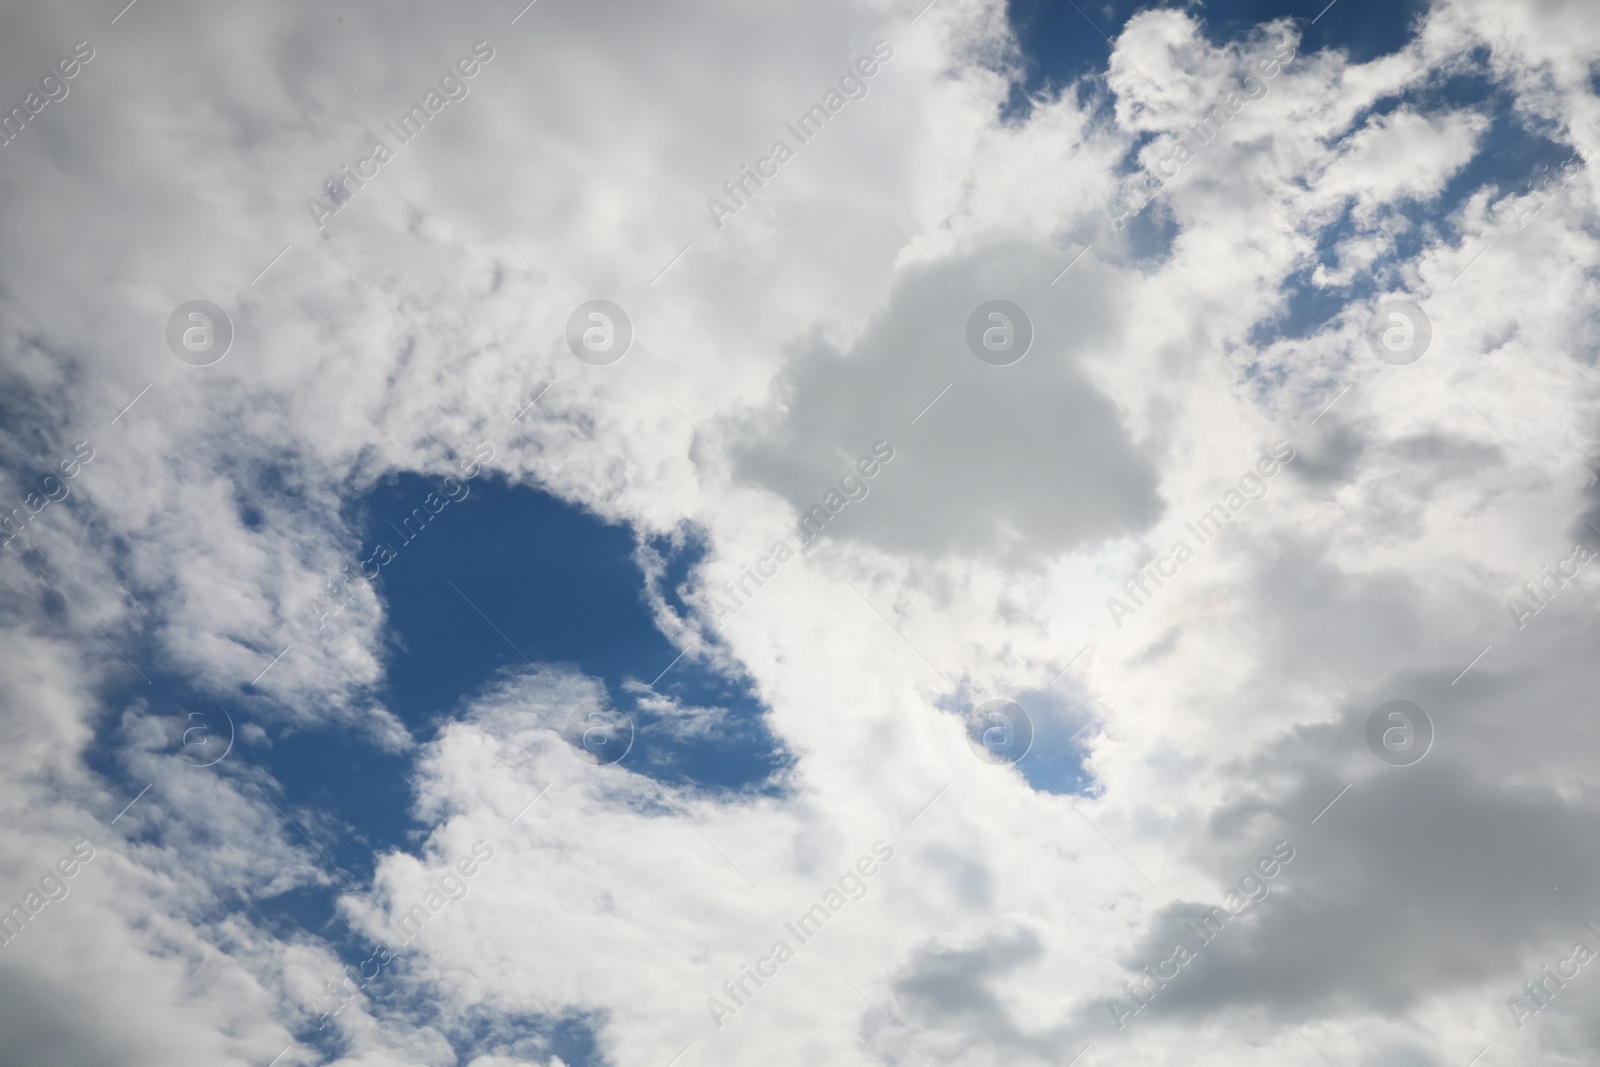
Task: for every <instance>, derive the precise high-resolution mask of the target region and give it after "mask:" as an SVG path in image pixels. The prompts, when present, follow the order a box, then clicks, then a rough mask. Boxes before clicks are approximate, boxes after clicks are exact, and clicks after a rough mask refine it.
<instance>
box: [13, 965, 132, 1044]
mask: <svg viewBox="0 0 1600 1067" xmlns="http://www.w3.org/2000/svg"><path fill="white" fill-rule="evenodd" d="M0 1034H4V1035H5V1062H6V1064H7V1067H61V1064H65V1063H70V1064H73V1065H74V1067H119V1065H121V1064H122V1063H123V1060H122V1057H121V1056H120V1055H119V1054H118V1053H117V1052H116V1051H114V1050H113V1049H112V1048H111V1046H110V1045H108V1044H107V1043H106V1042H105V1041H104V1040H102V1039H101V1038H100V1037H99V1035H97V1034H96V1033H95V1032H94V1031H93V1030H91V1029H90V1028H89V1024H88V1023H86V1022H84V1020H83V1017H82V1016H81V1015H79V1014H78V1013H77V1012H76V1011H74V1010H73V1008H72V1006H71V1005H70V1004H68V1003H67V1002H66V1001H65V1000H63V999H62V997H61V995H60V994H58V993H57V992H56V991H55V990H53V989H51V988H50V986H49V985H47V984H46V983H45V980H44V978H43V977H42V976H41V975H40V974H39V973H37V972H32V973H30V972H24V971H21V970H18V969H17V968H15V967H12V966H0Z"/></svg>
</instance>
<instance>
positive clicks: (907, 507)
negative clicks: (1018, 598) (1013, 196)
mask: <svg viewBox="0 0 1600 1067" xmlns="http://www.w3.org/2000/svg"><path fill="white" fill-rule="evenodd" d="M1060 258H1061V257H1059V256H1052V255H1047V254H1046V253H1045V251H1044V250H1042V249H1035V248H1027V247H1020V246H1011V247H1004V248H997V249H994V250H992V251H989V252H986V253H985V254H983V255H981V256H972V257H968V258H964V259H961V260H958V261H955V262H947V263H942V264H940V265H939V268H938V270H939V272H940V273H934V272H933V271H931V270H927V269H912V270H910V271H908V272H907V273H906V275H905V277H904V278H902V280H901V281H900V282H899V283H898V284H897V285H896V287H895V289H894V291H893V292H892V294H891V296H890V299H889V306H888V307H887V308H886V309H884V310H883V311H882V312H881V313H880V314H879V315H878V316H877V317H876V318H875V319H874V320H873V321H872V322H871V323H870V324H869V325H868V326H867V328H866V330H865V332H864V333H863V335H862V336H861V337H860V338H859V339H858V340H857V341H856V342H855V343H854V344H853V345H852V346H851V347H850V349H849V350H848V351H844V352H841V351H840V350H839V349H838V348H837V347H835V345H834V344H833V343H831V342H830V341H829V340H827V339H825V338H823V337H822V336H820V334H814V335H813V336H810V337H808V338H806V339H805V340H803V341H801V342H798V343H797V344H796V346H795V348H794V350H793V352H792V354H791V357H790V363H789V366H788V368H787V369H786V370H785V372H784V373H783V375H782V376H781V378H780V380H779V382H778V384H777V396H776V398H775V399H774V403H773V408H774V409H775V417H774V415H769V413H768V412H767V411H757V412H752V413H749V414H748V416H747V417H746V419H745V420H744V422H743V423H742V425H741V427H740V430H741V439H740V440H739V442H738V444H737V445H736V446H735V448H734V450H733V458H734V461H735V462H736V463H738V464H739V466H740V468H741V469H742V470H744V471H745V472H747V473H748V474H749V475H750V476H751V477H752V478H754V479H756V480H757V481H758V482H760V483H761V484H763V485H765V486H767V487H768V488H770V489H772V490H774V491H775V492H777V493H779V494H780V495H782V496H784V497H785V498H786V499H788V500H789V501H790V503H792V504H793V505H794V506H795V508H796V510H797V511H799V512H802V513H803V512H805V511H807V510H808V509H810V508H812V507H813V506H815V505H816V504H818V503H820V502H821V501H822V499H823V497H824V495H825V494H826V493H827V492H828V491H829V490H830V489H831V488H834V487H835V485H836V483H837V482H838V480H839V478H840V476H841V475H843V474H844V473H846V472H847V471H848V470H849V468H850V465H851V464H852V463H854V462H855V460H856V459H857V457H858V456H860V455H862V454H864V453H866V452H867V451H868V450H869V448H870V447H871V445H872V444H873V442H875V441H878V440H886V441H888V442H889V443H890V444H891V445H892V446H893V447H894V450H895V456H894V459H893V460H892V461H891V462H890V463H888V464H886V465H885V466H884V468H883V469H882V470H881V471H880V472H879V473H878V474H877V475H876V476H875V477H874V478H873V479H872V481H871V482H870V483H869V495H868V498H867V499H866V500H864V501H861V502H859V503H852V504H850V505H848V506H847V507H845V508H844V510H843V511H842V512H841V513H840V514H839V517H838V519H837V520H836V521H834V522H831V523H830V524H829V525H828V526H827V530H828V532H829V533H832V534H835V535H836V536H841V537H846V538H851V539H854V540H857V541H861V542H865V543H868V544H872V545H875V546H878V547H880V548H883V549H886V550H889V551H899V552H913V553H924V554H935V553H941V552H955V553H959V554H963V555H969V556H985V557H990V558H995V559H999V560H1004V561H1007V562H1010V563H1031V562H1036V561H1039V560H1041V559H1044V558H1046V557H1049V556H1051V555H1054V554H1057V553H1061V552H1064V551H1067V550H1070V549H1072V548H1075V547H1078V546H1080V545H1084V544H1087V543H1093V542H1097V541H1102V540H1107V539H1112V538H1117V537H1121V536H1123V535H1126V534H1129V533H1131V532H1134V531H1137V530H1141V529H1144V528H1146V527H1148V526H1149V525H1150V524H1151V523H1153V522H1154V521H1155V520H1156V519H1157V518H1158V517H1159V516H1160V514H1161V512H1162V509H1163V507H1164V505H1163V502H1162V500H1161V498H1160V495H1159V493H1158V492H1157V491H1156V489H1154V488H1153V487H1152V486H1151V485H1150V484H1148V483H1147V481H1146V477H1149V478H1152V479H1155V478H1158V477H1159V475H1158V473H1157V464H1156V462H1155V461H1154V460H1153V459H1152V457H1151V456H1150V455H1148V454H1146V451H1145V449H1144V448H1142V447H1141V446H1140V444H1139V443H1138V442H1135V441H1134V440H1132V439H1131V437H1130V435H1129V433H1128V432H1127V430H1126V429H1124V427H1123V425H1122V420H1121V419H1120V417H1119V415H1118V413H1117V411H1116V409H1115V407H1114V406H1113V405H1112V404H1111V402H1110V401H1109V400H1108V399H1107V398H1106V397H1105V396H1103V395H1102V394H1101V393H1100V392H1099V391H1098V390H1097V389H1096V388H1095V387H1094V386H1093V385H1092V384H1091V383H1090V381H1089V380H1088V377H1087V375H1086V374H1085V372H1084V370H1083V361H1084V360H1085V359H1086V358H1087V357H1089V356H1090V355H1095V354H1103V353H1104V352H1105V350H1106V349H1107V347H1108V346H1114V345H1115V343H1116V339H1117V335H1118V323H1117V317H1116V314H1115V312H1114V311H1113V310H1112V307H1113V301H1112V300H1111V299H1110V294H1111V285H1112V281H1113V279H1112V277H1111V275H1110V273H1109V272H1108V271H1107V270H1106V269H1105V268H1097V267H1096V266H1095V265H1094V263H1093V262H1092V260H1091V259H1085V260H1084V261H1083V262H1081V263H1079V264H1078V265H1077V266H1076V267H1075V268H1074V270H1073V272H1072V274H1070V275H1069V276H1068V278H1069V279H1070V281H1068V282H1063V283H1062V284H1061V285H1060V286H1059V287H1052V286H1051V284H1050V280H1051V278H1052V277H1054V276H1055V274H1056V273H1057V272H1058V271H1059V270H1060V265H1059V263H1060ZM940 274H943V275H944V276H946V277H948V278H949V281H948V282H947V281H946V280H945V278H943V277H940ZM997 298H999V299H1007V300H1011V301H1013V302H1014V303H1016V304H1018V305H1019V306H1021V307H1022V308H1023V310H1024V311H1026V312H1027V314H1028V316H1029V317H1030V319H1031V320H1032V322H1033V327H1034V340H1033V344H1032V348H1031V349H1030V351H1029V352H1028V354H1027V355H1026V357H1024V358H1023V359H1022V360H1021V361H1020V362H1018V363H1015V364H1013V365H1011V366H1008V367H994V366H989V365H987V364H985V363H983V362H980V361H979V360H978V359H977V358H976V357H975V356H974V355H973V354H972V352H971V351H969V350H968V348H967V345H966V340H965V336H966V327H967V319H968V316H969V315H970V314H971V313H972V312H973V310H974V309H975V308H977V306H978V305H979V304H981V303H983V302H984V301H987V300H991V299H997ZM946 385H949V386H950V389H949V391H948V392H946V393H944V395H943V396H942V397H939V399H938V400H937V402H936V403H934V404H933V406H932V407H931V408H929V409H928V410H927V411H926V412H923V413H922V414H921V415H920V417H919V414H918V413H919V411H921V409H922V408H923V407H924V405H926V404H928V403H929V402H930V401H933V400H934V398H935V397H936V396H939V394H940V392H941V390H943V389H944V388H945V386H946ZM1063 394H1065V396H1063ZM1074 405H1076V408H1077V410H1075V409H1074ZM913 418H916V419H917V421H916V423H915V425H912V419H913ZM769 419H770V420H771V421H769ZM1102 434H1104V435H1105V436H1102ZM1108 438H1109V441H1108V440H1107V439H1108ZM1119 451H1120V453H1122V454H1121V455H1119V454H1118V453H1119ZM1134 465H1137V469H1136V468H1135V466H1134ZM1141 471H1142V472H1144V473H1143V474H1141V473H1140V472H1141Z"/></svg>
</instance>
